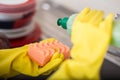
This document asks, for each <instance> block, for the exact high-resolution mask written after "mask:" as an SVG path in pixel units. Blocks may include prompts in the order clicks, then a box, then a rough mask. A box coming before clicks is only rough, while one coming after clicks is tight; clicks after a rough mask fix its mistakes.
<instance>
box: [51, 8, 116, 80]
mask: <svg viewBox="0 0 120 80" xmlns="http://www.w3.org/2000/svg"><path fill="white" fill-rule="evenodd" d="M103 15H104V13H103V11H98V10H90V8H85V9H84V10H83V11H82V12H80V13H79V14H78V16H77V17H76V19H75V21H74V23H73V25H72V34H71V40H72V43H73V47H72V50H71V57H72V59H69V60H67V61H65V62H64V63H63V64H62V65H61V67H60V69H59V70H58V71H57V72H56V73H54V74H53V75H52V76H51V77H50V78H49V79H50V80H57V79H58V80H59V79H61V80H62V79H64V80H70V79H71V80H76V79H77V80H80V79H82V80H89V79H90V80H91V79H92V80H99V79H100V78H99V71H100V67H101V65H102V62H103V59H104V55H105V53H106V50H107V48H108V45H109V42H110V38H111V33H112V22H113V17H114V16H113V14H109V15H108V16H107V17H106V18H105V19H104V18H103ZM59 75H61V76H60V77H59Z"/></svg>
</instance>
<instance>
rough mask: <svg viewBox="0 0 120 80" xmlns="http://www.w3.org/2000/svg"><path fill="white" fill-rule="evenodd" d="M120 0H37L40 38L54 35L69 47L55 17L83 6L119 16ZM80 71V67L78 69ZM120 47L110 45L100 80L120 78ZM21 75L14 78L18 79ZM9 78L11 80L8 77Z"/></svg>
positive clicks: (67, 14) (24, 79)
mask: <svg viewBox="0 0 120 80" xmlns="http://www.w3.org/2000/svg"><path fill="white" fill-rule="evenodd" d="M119 3H120V0H37V11H36V14H35V16H34V21H35V22H36V23H37V24H39V27H40V29H41V31H42V33H41V35H40V38H41V40H42V39H47V38H51V37H54V38H56V39H57V40H59V41H61V42H62V43H64V44H66V45H67V46H69V47H70V48H71V47H72V43H71V41H70V35H69V34H68V33H67V31H66V30H64V29H62V28H61V27H60V26H58V25H57V19H58V18H63V17H65V16H68V17H69V16H70V15H72V14H74V13H77V12H80V11H81V10H83V9H84V8H85V7H90V8H92V9H98V10H103V11H105V15H107V14H108V13H110V12H113V13H115V14H116V15H115V18H118V17H120V4H119ZM79 71H80V69H79ZM119 75H120V49H119V48H116V47H114V46H110V47H109V49H108V51H107V54H106V56H105V60H104V63H103V65H102V68H101V79H102V80H111V79H113V80H115V79H118V78H119V79H120V76H119ZM20 78H21V76H19V77H16V78H14V80H19V79H20ZM40 79H42V80H44V79H45V78H41V77H38V78H31V77H29V78H28V77H26V78H25V77H23V78H22V79H21V80H40ZM9 80H13V78H12V79H9Z"/></svg>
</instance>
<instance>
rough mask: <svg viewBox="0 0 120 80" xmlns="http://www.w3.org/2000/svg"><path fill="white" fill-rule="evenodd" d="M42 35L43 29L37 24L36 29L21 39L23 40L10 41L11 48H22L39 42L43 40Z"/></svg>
mask: <svg viewBox="0 0 120 80" xmlns="http://www.w3.org/2000/svg"><path fill="white" fill-rule="evenodd" d="M41 33H42V32H41V29H40V27H39V25H38V24H37V23H36V24H35V29H34V30H33V32H31V33H30V34H29V35H27V36H24V37H21V38H17V39H10V47H11V48H13V47H20V46H23V45H25V44H29V43H32V42H36V41H39V40H40V39H41Z"/></svg>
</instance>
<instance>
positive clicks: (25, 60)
mask: <svg viewBox="0 0 120 80" xmlns="http://www.w3.org/2000/svg"><path fill="white" fill-rule="evenodd" d="M47 41H48V42H47ZM55 41H56V40H55V39H47V40H43V41H41V42H42V43H40V44H38V45H36V46H40V47H42V48H39V50H40V51H41V52H42V51H43V52H44V51H45V52H44V53H45V54H43V55H44V56H47V55H48V56H49V54H48V53H49V51H47V48H46V47H45V46H47V47H48V48H49V49H50V48H52V49H54V48H56V50H55V52H54V54H53V56H52V58H51V59H50V61H48V62H47V63H46V64H45V65H44V66H40V65H39V64H37V63H36V61H34V59H31V57H30V56H29V55H30V54H28V49H29V46H30V45H25V46H23V47H18V48H13V49H3V50H0V77H13V76H16V75H19V74H24V75H29V76H39V75H46V74H47V73H49V72H52V71H54V70H55V69H56V68H57V67H58V66H59V65H60V63H61V62H62V61H63V60H64V56H63V55H66V54H67V55H68V53H67V52H68V48H66V47H65V46H64V47H65V48H63V49H64V50H63V49H61V50H59V49H60V48H59V47H60V45H62V44H60V43H59V42H58V41H56V42H55ZM54 42H55V43H54ZM44 43H47V44H46V45H45V44H44ZM49 43H50V44H49ZM53 43H54V44H55V45H59V47H57V46H55V45H53ZM58 43H59V44H58ZM33 44H35V43H33ZM41 45H42V46H41ZM52 46H53V47H52ZM62 46H63V45H62ZM43 48H44V50H42V49H43ZM45 49H46V50H45ZM40 51H38V52H40ZM61 52H65V53H66V54H64V53H63V54H62V53H61ZM34 54H36V55H37V54H38V56H39V53H34ZM41 54H42V53H41ZM33 57H34V56H33ZM36 57H37V56H36ZM66 57H67V56H66Z"/></svg>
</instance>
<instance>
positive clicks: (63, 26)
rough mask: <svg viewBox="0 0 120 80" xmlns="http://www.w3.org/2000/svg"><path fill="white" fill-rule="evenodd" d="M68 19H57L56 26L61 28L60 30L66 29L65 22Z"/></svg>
mask: <svg viewBox="0 0 120 80" xmlns="http://www.w3.org/2000/svg"><path fill="white" fill-rule="evenodd" d="M68 19H69V18H68V17H64V18H63V19H62V18H59V19H58V20H57V25H58V26H62V28H64V29H67V21H68Z"/></svg>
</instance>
